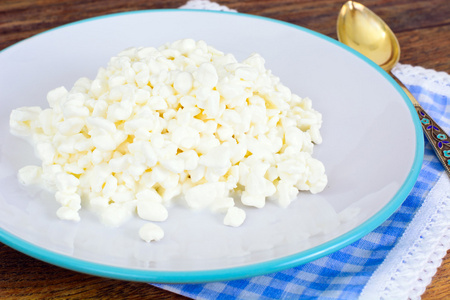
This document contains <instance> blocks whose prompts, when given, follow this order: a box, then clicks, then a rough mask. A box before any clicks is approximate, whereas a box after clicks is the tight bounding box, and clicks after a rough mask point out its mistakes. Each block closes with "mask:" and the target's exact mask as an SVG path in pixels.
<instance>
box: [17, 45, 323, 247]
mask: <svg viewBox="0 0 450 300" xmlns="http://www.w3.org/2000/svg"><path fill="white" fill-rule="evenodd" d="M47 100H48V103H49V108H45V109H43V108H40V107H21V108H18V109H16V110H13V111H12V113H11V116H10V127H11V132H12V133H13V134H15V135H17V136H21V137H24V138H28V139H29V140H30V141H31V142H32V144H33V145H34V147H35V150H36V154H37V156H38V157H39V158H40V159H41V160H42V165H40V166H26V167H24V168H22V169H20V170H19V173H18V177H19V181H20V182H21V183H23V184H25V185H28V184H36V183H40V184H42V185H43V186H44V187H45V188H47V189H49V190H51V191H53V192H54V193H55V199H56V201H58V202H59V203H60V204H61V208H60V209H58V211H57V216H58V217H59V218H61V219H65V220H74V221H78V220H79V219H80V217H79V213H78V212H79V210H80V209H81V199H85V200H86V201H83V204H84V203H85V202H86V203H87V204H88V205H89V206H90V208H91V209H93V210H94V211H97V212H98V213H99V214H100V215H101V219H102V221H103V222H104V223H105V224H108V225H110V226H119V225H121V224H122V223H123V222H125V221H126V220H127V219H128V218H129V217H131V216H133V215H137V216H139V217H140V218H142V219H144V220H147V221H150V222H161V221H165V220H166V219H167V218H168V214H169V213H168V210H167V208H168V207H169V206H170V204H171V201H172V200H173V199H174V198H175V197H181V198H183V199H184V201H185V203H186V205H187V206H188V207H190V208H193V209H210V210H212V211H214V212H218V213H223V214H225V217H224V223H225V224H226V225H229V226H240V225H241V224H242V223H243V222H244V220H245V210H243V209H242V208H238V207H237V206H236V205H237V203H239V205H241V204H242V205H243V207H244V206H253V207H258V208H262V207H263V206H264V205H265V204H266V202H267V201H270V200H272V201H275V202H277V203H278V204H279V205H280V206H282V207H287V206H288V205H289V203H290V202H291V201H292V200H293V199H295V198H296V196H297V194H298V192H299V190H302V191H307V190H308V191H310V192H312V193H318V192H320V191H322V190H323V189H324V187H325V186H326V184H327V177H326V175H325V169H324V166H323V164H322V163H321V162H320V161H318V160H317V159H315V158H313V157H312V152H313V145H314V144H319V143H321V141H322V138H321V135H320V132H319V129H320V127H321V123H322V119H321V115H320V113H318V112H317V111H315V110H314V109H313V108H312V103H311V100H310V99H308V98H300V97H299V96H297V95H295V94H293V93H291V91H290V90H289V88H287V87H286V86H284V85H283V84H282V83H281V82H280V79H279V78H278V77H276V76H274V75H273V74H272V73H271V72H270V70H267V69H265V66H264V59H263V58H262V57H261V56H260V55H258V54H252V55H251V56H250V57H248V58H247V59H246V60H244V61H242V62H238V61H237V60H236V58H235V57H234V56H233V55H231V54H224V53H222V52H220V51H218V50H217V49H215V48H213V47H211V46H208V45H207V44H206V43H205V42H203V41H194V40H192V39H184V40H179V41H175V42H173V43H170V44H166V45H163V46H161V47H159V48H157V49H156V48H152V47H147V48H129V49H127V50H125V51H123V52H121V53H119V54H118V55H117V56H115V57H113V58H111V60H110V61H109V63H108V65H107V67H106V68H101V69H100V70H99V72H98V74H97V76H96V78H95V79H93V80H90V79H87V78H81V79H79V80H78V81H76V82H75V84H74V86H73V88H72V89H71V90H70V91H68V90H67V89H66V88H64V87H60V88H56V89H54V90H52V91H50V92H49V93H48V96H47ZM232 194H233V195H238V196H237V198H238V199H236V198H233V197H231V195H232ZM236 200H238V201H236ZM149 224H152V225H146V226H145V227H143V228H142V229H141V231H140V235H141V237H142V238H143V239H144V240H146V241H151V240H158V239H160V238H162V235H163V234H162V233H161V230H162V229H161V228H160V227H155V226H156V225H154V224H153V223H149Z"/></svg>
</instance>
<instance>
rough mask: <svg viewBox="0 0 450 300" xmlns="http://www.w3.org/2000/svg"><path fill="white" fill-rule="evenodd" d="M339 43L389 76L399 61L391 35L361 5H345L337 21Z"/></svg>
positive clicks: (383, 23) (384, 25) (394, 39)
mask: <svg viewBox="0 0 450 300" xmlns="http://www.w3.org/2000/svg"><path fill="white" fill-rule="evenodd" d="M337 35H338V39H339V41H341V42H342V43H344V44H346V45H348V46H350V47H352V48H353V49H355V50H357V51H359V52H360V53H362V54H364V55H365V56H367V57H369V58H370V59H371V60H373V61H374V62H375V63H376V64H377V65H379V66H380V67H381V68H383V70H385V71H387V72H389V71H390V70H391V69H392V68H393V67H394V66H395V65H396V64H397V62H398V61H399V59H400V44H399V43H398V40H397V38H396V37H395V34H394V33H393V32H392V30H391V29H390V28H389V26H387V25H386V23H385V22H384V21H383V20H382V19H381V18H379V17H378V16H377V15H376V14H375V13H373V12H372V11H371V10H370V9H368V8H367V7H365V6H364V5H362V4H360V3H357V2H354V1H348V2H347V3H345V4H344V6H343V7H342V9H341V11H340V13H339V16H338V21H337Z"/></svg>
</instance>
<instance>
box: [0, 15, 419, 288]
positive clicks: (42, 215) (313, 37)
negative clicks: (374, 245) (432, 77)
mask: <svg viewBox="0 0 450 300" xmlns="http://www.w3.org/2000/svg"><path fill="white" fill-rule="evenodd" d="M182 38H193V39H196V40H204V41H205V42H206V43H208V44H209V45H211V46H214V47H215V48H217V49H219V50H221V51H223V52H226V53H232V54H234V55H235V56H236V57H237V58H238V59H239V60H243V59H245V58H246V57H248V56H249V55H250V54H251V53H253V52H257V53H260V54H261V55H262V56H263V57H264V58H265V60H266V68H268V69H270V70H272V72H273V74H275V75H276V76H278V77H280V79H281V81H282V82H283V83H284V85H286V86H288V87H289V88H290V89H291V90H292V91H293V92H294V93H296V94H298V95H299V96H302V97H306V96H307V97H309V98H311V99H312V101H313V106H314V108H315V109H316V110H318V111H320V112H321V113H322V115H323V120H324V123H323V127H322V130H321V132H322V136H323V140H324V142H323V143H322V144H321V145H318V146H316V147H315V153H314V156H315V157H316V158H318V159H320V160H321V161H322V162H323V163H324V165H325V167H326V170H327V171H326V172H327V175H328V179H329V184H328V186H327V187H326V189H325V190H324V191H323V192H322V193H320V194H316V195H311V194H308V193H301V194H300V196H299V198H302V200H301V201H300V200H298V201H294V202H293V203H292V204H291V205H290V206H289V207H288V208H286V209H283V208H280V207H277V206H275V205H270V204H269V205H267V206H266V207H264V208H263V209H249V210H248V212H247V217H248V218H247V220H246V223H245V224H244V225H243V226H242V227H240V228H230V227H227V226H224V225H223V224H222V221H221V217H220V218H219V217H218V216H216V215H213V214H210V213H205V212H192V211H189V210H186V209H182V208H177V207H175V208H173V209H171V210H170V218H169V219H168V220H167V221H166V222H164V223H163V224H162V225H161V226H162V227H163V229H164V231H165V233H166V237H165V238H164V239H163V240H162V241H160V242H158V243H148V244H147V243H144V242H142V241H141V240H140V239H139V237H138V236H137V232H138V228H139V227H140V226H141V225H142V220H137V218H136V219H134V220H132V221H130V222H128V223H126V224H125V225H123V226H122V227H120V228H118V229H110V228H106V227H105V226H103V225H102V224H101V223H100V222H98V220H97V218H96V217H95V216H93V215H91V214H90V213H89V212H87V211H83V212H82V215H81V217H82V221H80V222H79V223H72V222H66V221H61V220H59V219H57V217H56V215H55V212H56V209H57V208H58V204H57V203H56V201H55V200H54V198H53V196H52V195H51V194H49V193H46V192H43V191H39V190H32V189H28V188H24V187H22V186H20V185H19V183H18V182H17V178H16V173H17V170H18V169H19V168H21V167H23V166H25V165H28V164H33V163H39V162H38V160H37V159H36V158H35V156H34V153H33V150H32V148H31V146H30V145H28V144H27V143H26V142H24V141H23V140H21V139H19V138H17V137H14V136H12V135H11V134H10V133H9V124H8V120H9V114H10V112H11V110H12V109H14V108H17V107H20V106H33V105H37V106H41V107H47V103H46V94H47V92H48V91H49V90H51V89H53V88H56V87H59V86H66V87H67V88H70V87H71V86H72V85H73V83H74V82H75V81H76V80H77V79H78V78H80V77H89V78H94V77H95V74H96V72H97V70H98V68H99V67H102V66H106V63H107V61H108V60H109V58H110V57H112V56H114V55H116V54H117V53H119V52H120V51H121V50H123V49H125V48H128V47H131V46H136V47H137V46H159V45H162V44H164V43H166V42H171V41H175V40H178V39H182ZM0 65H1V66H2V68H0V107H1V109H0V113H1V117H0V226H1V229H0V240H1V241H2V242H3V243H5V244H7V245H9V246H11V247H13V248H15V249H17V250H19V251H21V252H23V253H26V254H28V255H30V256H33V257H35V258H38V259H40V260H43V261H46V262H49V263H52V264H55V265H58V266H61V267H65V268H68V269H72V270H75V271H80V272H84V273H89V274H93V275H99V276H105V277H110V278H117V279H124V280H135V281H147V282H160V283H161V282H164V283H181V282H191V283H193V282H206V281H219V280H230V279H237V278H243V277H250V276H255V275H260V274H264V273H269V272H275V271H278V270H282V269H286V268H290V267H294V266H297V265H300V264H304V263H307V262H309V261H312V260H314V259H317V258H320V257H322V256H324V255H327V254H330V253H332V252H335V251H337V250H339V249H341V248H342V247H344V246H346V245H348V244H350V243H351V242H354V241H356V240H358V239H359V238H361V237H363V236H364V235H366V234H367V233H369V232H370V231H372V230H373V229H375V228H376V227H377V226H378V225H380V224H381V223H382V222H383V221H385V220H386V219H387V218H388V217H389V216H390V215H391V214H392V213H393V212H394V211H395V210H396V209H397V208H398V207H399V206H400V205H401V203H402V202H403V201H404V199H405V198H406V196H407V195H408V194H409V192H410V190H411V189H412V187H413V185H414V183H415V181H416V179H417V176H418V173H419V170H420V168H421V164H422V159H423V146H424V144H423V134H422V131H421V127H420V125H419V121H418V118H417V116H416V114H415V111H414V109H413V107H412V105H411V104H410V103H409V102H408V101H409V100H408V99H407V98H406V95H405V94H404V93H403V92H402V91H401V89H400V87H399V86H398V85H397V84H396V83H395V82H394V81H393V80H392V79H391V78H390V77H389V76H388V75H387V74H386V73H385V72H384V71H382V70H381V69H380V68H379V67H377V66H376V65H375V64H373V63H372V62H370V61H369V60H368V59H366V58H364V57H363V56H361V55H360V54H358V53H356V52H355V51H353V50H351V49H350V48H348V47H345V46H343V45H342V44H340V43H338V42H336V41H335V40H333V39H330V38H328V37H326V36H323V35H321V34H319V33H316V32H313V31H310V30H308V29H305V28H302V27H298V26H295V25H292V24H289V23H284V22H281V21H277V20H272V19H267V18H263V17H256V16H251V15H245V14H238V13H226V12H212V11H196V10H150V11H136V12H127V13H120V14H114V15H107V16H102V17H97V18H93V19H88V20H84V21H80V22H76V23H72V24H69V25H65V26H62V27H59V28H56V29H53V30H50V31H47V32H45V33H42V34H39V35H36V36H34V37H31V38H29V39H27V40H24V41H22V42H20V43H18V44H16V45H13V46H11V47H9V48H7V49H5V50H3V51H2V52H0ZM312 202H314V203H323V216H324V220H310V219H308V213H307V212H308V207H307V205H306V206H305V203H312ZM330 210H334V211H336V212H337V213H340V214H341V215H345V214H347V215H348V214H349V212H356V211H358V213H357V214H356V215H355V216H353V217H351V218H350V220H349V221H347V222H343V223H341V225H339V226H336V227H335V229H334V230H329V231H327V232H322V233H320V234H316V235H312V236H310V237H308V236H305V234H304V233H303V231H302V230H301V227H302V226H309V225H311V224H312V223H313V222H319V223H320V222H326V221H327V220H326V216H327V213H329V211H330Z"/></svg>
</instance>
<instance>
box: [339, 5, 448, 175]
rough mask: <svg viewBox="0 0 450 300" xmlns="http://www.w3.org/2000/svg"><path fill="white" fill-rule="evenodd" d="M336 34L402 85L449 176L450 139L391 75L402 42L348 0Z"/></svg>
mask: <svg viewBox="0 0 450 300" xmlns="http://www.w3.org/2000/svg"><path fill="white" fill-rule="evenodd" d="M337 35H338V39H339V41H340V42H342V43H343V44H346V45H347V46H350V47H352V48H353V49H355V50H357V51H359V52H360V53H362V54H364V55H365V56H367V57H368V58H369V59H371V60H372V61H374V62H375V63H376V64H378V65H379V66H380V67H381V68H383V70H385V71H386V72H388V73H389V75H391V76H392V77H393V78H394V79H395V81H396V82H397V83H398V84H399V85H400V87H402V89H403V90H404V91H405V93H406V95H407V96H408V97H409V99H410V100H411V102H412V103H413V105H414V107H415V109H416V111H417V114H418V115H419V119H420V123H421V124H422V128H423V131H424V132H425V135H426V137H427V138H428V141H429V142H430V144H431V145H432V146H433V149H434V151H435V152H436V155H437V157H438V158H439V160H440V161H441V163H442V165H443V166H444V168H445V170H446V171H447V173H448V175H449V176H450V138H449V135H448V134H446V133H445V132H444V130H442V128H441V127H440V126H439V125H438V124H436V122H434V121H433V119H432V118H431V117H430V116H429V115H428V114H427V113H426V112H425V111H424V110H423V109H422V107H421V106H420V104H419V102H417V100H416V99H415V98H414V96H413V95H412V94H411V93H410V92H409V91H408V89H407V88H406V87H405V86H404V85H403V84H402V83H401V82H400V80H398V78H397V77H395V76H394V74H392V72H391V70H392V68H393V67H394V66H395V65H396V64H397V62H398V60H399V58H400V45H399V43H398V40H397V38H396V37H395V35H394V33H393V32H392V30H391V29H390V28H389V27H388V26H387V25H386V23H384V22H383V20H382V19H381V18H380V17H378V16H377V15H376V14H375V13H373V12H372V11H371V10H370V9H368V8H367V7H365V6H364V5H362V4H360V3H358V2H355V1H348V2H347V3H345V4H344V5H343V6H342V8H341V11H340V12H339V16H338V20H337Z"/></svg>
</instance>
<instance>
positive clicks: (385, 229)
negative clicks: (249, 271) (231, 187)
mask: <svg viewBox="0 0 450 300" xmlns="http://www.w3.org/2000/svg"><path fill="white" fill-rule="evenodd" d="M399 75H400V74H399ZM400 78H401V77H400ZM430 81H433V82H431V83H432V84H433V85H434V86H436V84H439V82H435V81H436V80H435V78H429V77H427V76H425V75H423V76H422V77H421V78H420V80H419V81H418V80H417V78H415V82H416V83H417V84H414V85H408V88H409V89H410V91H411V92H412V94H413V95H414V96H415V97H416V99H418V100H419V102H421V104H422V106H423V108H424V109H425V110H426V111H427V112H428V113H429V114H430V115H431V116H432V117H433V119H434V120H435V121H437V122H438V123H439V124H440V125H441V126H442V127H443V129H444V130H446V131H447V132H448V131H449V129H450V92H448V91H450V86H446V87H445V89H442V90H440V91H439V89H436V88H432V89H428V88H427V86H429V85H428V84H429V83H430ZM441 84H443V85H448V83H441ZM436 90H438V92H436ZM425 143H426V144H425V145H426V147H425V157H424V162H423V166H422V170H421V172H420V174H419V178H418V180H417V182H416V184H415V186H414V188H413V190H412V191H411V193H410V195H409V196H408V197H407V199H406V200H405V202H404V203H403V204H402V206H401V207H400V208H399V209H398V210H397V212H396V213H394V214H393V215H392V216H391V217H390V218H389V219H388V220H387V221H385V222H384V223H383V224H382V225H381V226H379V227H378V228H376V229H375V230H374V231H373V232H371V233H370V234H368V235H366V236H365V237H363V238H362V239H360V240H358V241H356V242H354V243H353V244H351V245H349V246H347V247H345V248H343V249H342V250H340V251H337V252H335V253H333V254H330V255H328V256H326V257H323V258H321V259H318V260H316V261H313V262H311V263H308V264H305V265H302V266H298V267H295V268H291V269H288V270H284V271H281V272H277V273H273V274H268V275H263V276H257V277H253V278H248V279H241V280H233V281H227V282H212V283H206V284H175V285H165V284H159V285H156V286H158V287H161V288H164V289H167V290H170V291H172V292H175V293H178V294H182V295H184V296H187V297H191V298H195V299H298V298H301V299H311V298H312V299H317V298H320V299H357V298H358V297H359V295H360V293H361V291H362V290H363V288H364V286H365V285H366V283H367V282H368V280H369V279H370V278H371V276H372V275H373V274H374V272H375V270H376V269H377V267H378V266H379V265H380V264H381V263H382V262H383V261H384V259H385V258H386V256H387V255H388V253H389V252H390V251H391V250H392V249H393V247H394V246H395V244H396V241H397V240H398V238H399V237H400V236H401V235H402V234H403V232H404V231H405V229H406V227H407V226H408V224H409V223H410V222H411V220H412V219H413V217H414V214H415V213H416V212H417V211H418V209H419V208H420V206H421V204H422V201H423V199H424V198H425V197H426V196H427V194H428V192H429V190H430V189H431V188H432V187H433V186H434V184H435V183H436V181H437V179H438V176H439V175H440V174H441V173H442V172H443V167H442V166H441V164H440V163H439V161H438V159H437V158H436V156H435V155H434V153H433V150H432V149H431V147H430V145H429V143H428V141H426V142H425Z"/></svg>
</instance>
